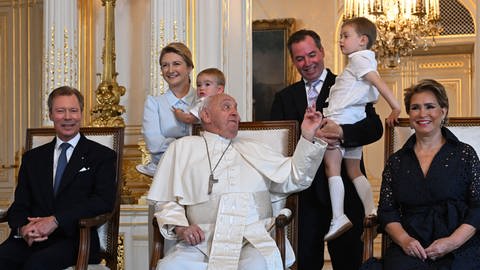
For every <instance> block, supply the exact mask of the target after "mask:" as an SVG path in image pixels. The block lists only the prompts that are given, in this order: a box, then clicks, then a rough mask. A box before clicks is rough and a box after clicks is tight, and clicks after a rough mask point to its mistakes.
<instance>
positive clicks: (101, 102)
mask: <svg viewBox="0 0 480 270" xmlns="http://www.w3.org/2000/svg"><path fill="white" fill-rule="evenodd" d="M115 2H116V0H102V5H103V6H104V7H105V38H104V46H103V54H102V63H103V72H102V79H101V82H100V84H99V85H98V88H97V90H95V93H96V95H97V104H96V105H95V106H94V107H93V110H92V115H93V120H92V123H91V125H92V126H95V127H105V126H107V127H108V126H115V127H124V126H125V122H124V121H123V118H122V116H121V115H122V114H123V113H124V112H125V108H124V107H123V106H122V105H119V103H120V97H121V96H123V95H124V94H125V91H126V89H125V87H123V86H119V85H118V83H117V75H118V73H117V72H116V69H115V58H116V54H115Z"/></svg>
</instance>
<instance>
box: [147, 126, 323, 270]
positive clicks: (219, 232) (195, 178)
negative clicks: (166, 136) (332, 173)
mask: <svg viewBox="0 0 480 270" xmlns="http://www.w3.org/2000/svg"><path fill="white" fill-rule="evenodd" d="M203 136H204V138H205V139H206V142H207V144H208V150H209V155H210V160H211V167H212V169H213V168H214V167H215V166H216V164H217V162H218V161H219V159H220V157H221V156H222V153H224V151H225V149H227V146H228V145H229V142H230V140H227V139H225V138H222V137H220V136H218V135H216V134H213V133H209V132H204V134H203ZM204 138H202V137H200V136H188V137H183V138H181V139H179V140H176V141H175V142H174V143H172V144H171V145H170V147H169V148H168V149H167V151H166V152H165V154H164V155H163V156H162V159H161V160H160V162H159V164H158V167H157V171H156V173H155V176H154V179H153V183H152V186H151V187H150V191H149V193H148V197H147V198H148V200H149V201H150V202H152V203H154V204H155V208H156V209H155V217H156V218H157V221H158V225H159V227H160V231H161V233H162V235H163V236H164V237H165V238H166V239H169V240H176V239H177V236H176V234H175V233H174V230H173V229H174V226H188V225H190V224H197V225H198V226H199V227H200V228H201V229H202V230H203V231H204V233H205V239H206V241H203V242H202V243H200V244H198V245H196V246H191V245H189V244H188V243H186V242H183V241H180V242H179V243H178V244H177V245H176V246H175V247H174V248H173V249H172V250H171V251H170V252H168V253H167V255H166V256H165V258H164V259H162V260H160V262H159V264H158V267H157V269H161V270H166V269H169V270H170V269H194V270H197V269H198V270H203V269H209V270H213V269H215V270H216V269H222V270H230V269H231V270H234V269H235V270H236V269H268V270H270V269H275V270H276V269H282V268H283V266H282V261H281V258H280V252H279V251H278V248H277V247H276V244H275V241H274V240H273V239H272V238H271V236H270V234H269V233H268V232H267V228H268V227H269V226H270V224H272V220H273V217H272V204H271V202H272V201H275V200H277V199H278V197H279V196H285V195H286V194H289V193H293V192H298V191H301V190H304V189H306V188H308V187H309V186H310V184H311V183H312V180H313V178H314V176H315V173H316V172H317V169H318V167H319V166H320V163H321V162H322V159H323V154H324V153H325V149H326V146H327V145H326V143H325V142H323V141H321V140H315V143H311V142H309V141H307V140H305V139H304V138H303V137H301V139H300V140H299V142H298V144H297V147H296V150H295V153H294V154H293V156H292V157H291V158H288V157H284V156H283V155H282V154H280V153H278V152H276V151H274V150H273V149H271V148H269V147H268V146H265V145H263V144H261V143H258V142H255V141H253V140H249V139H246V138H238V137H237V138H235V139H233V140H232V144H231V146H230V147H229V148H228V149H227V151H226V152H225V154H224V155H223V157H222V158H221V160H220V162H219V163H218V166H217V168H216V169H215V170H214V173H213V175H214V178H215V179H218V183H215V184H213V188H212V193H211V194H210V195H209V194H208V186H209V176H210V166H209V162H208V157H207V154H206V153H207V150H206V149H207V148H206V145H205V141H204ZM272 139H275V138H272ZM273 194H275V195H273ZM293 261H294V259H291V263H293Z"/></svg>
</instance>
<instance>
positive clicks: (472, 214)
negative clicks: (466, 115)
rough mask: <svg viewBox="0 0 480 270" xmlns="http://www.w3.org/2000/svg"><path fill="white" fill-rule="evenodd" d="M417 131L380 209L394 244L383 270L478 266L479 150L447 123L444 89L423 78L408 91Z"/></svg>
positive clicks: (385, 186)
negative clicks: (466, 141)
mask: <svg viewBox="0 0 480 270" xmlns="http://www.w3.org/2000/svg"><path fill="white" fill-rule="evenodd" d="M405 108H406V111H407V113H408V115H409V119H410V126H411V128H413V129H414V130H415V134H414V135H412V136H411V137H410V138H409V139H408V141H407V142H406V143H405V145H404V146H403V147H402V148H401V149H400V150H399V151H397V152H396V153H394V154H393V155H392V156H391V157H390V158H389V160H388V162H387V164H386V166H385V170H384V172H383V181H382V188H381V193H380V202H379V209H378V219H379V221H380V226H381V228H383V230H384V231H385V232H386V233H388V234H389V236H390V237H391V238H392V240H393V244H392V245H390V247H389V248H388V249H387V252H386V254H385V256H384V269H386V270H397V269H398V270H408V269H432V270H433V269H459V270H469V269H480V237H479V234H478V233H477V229H478V228H480V164H479V159H478V156H477V154H476V153H475V150H474V149H473V148H472V147H471V146H470V145H468V144H465V143H462V142H460V141H459V140H458V139H457V138H456V137H455V135H453V133H452V132H450V131H449V130H448V129H447V128H446V127H444V126H443V124H444V123H445V121H446V119H447V115H448V97H447V95H446V92H445V88H444V87H443V86H442V85H441V84H439V83H438V82H436V81H434V80H422V81H420V82H419V83H418V84H417V85H414V86H412V87H411V88H408V89H406V92H405Z"/></svg>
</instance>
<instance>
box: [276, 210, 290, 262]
mask: <svg viewBox="0 0 480 270" xmlns="http://www.w3.org/2000/svg"><path fill="white" fill-rule="evenodd" d="M284 210H285V211H284ZM293 215H294V209H290V208H284V209H282V210H281V211H280V214H279V215H278V216H277V217H276V218H275V242H276V243H277V247H278V249H279V250H280V255H281V256H282V262H283V268H284V269H285V249H286V247H285V245H286V243H285V241H286V240H285V239H286V237H285V227H286V226H287V225H288V224H290V223H291V222H292V220H293Z"/></svg>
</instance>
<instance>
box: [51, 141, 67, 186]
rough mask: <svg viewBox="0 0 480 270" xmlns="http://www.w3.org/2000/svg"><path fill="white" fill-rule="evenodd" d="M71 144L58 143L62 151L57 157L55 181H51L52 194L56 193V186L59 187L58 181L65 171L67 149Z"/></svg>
mask: <svg viewBox="0 0 480 270" xmlns="http://www.w3.org/2000/svg"><path fill="white" fill-rule="evenodd" d="M70 146H71V145H70V144H69V143H62V144H61V145H60V148H61V149H62V152H61V153H60V156H59V157H58V161H57V171H56V172H55V183H53V194H55V195H57V192H58V188H59V187H60V182H61V181H62V175H63V172H64V171H65V167H67V163H68V161H67V149H68V148H69V147H70Z"/></svg>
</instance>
